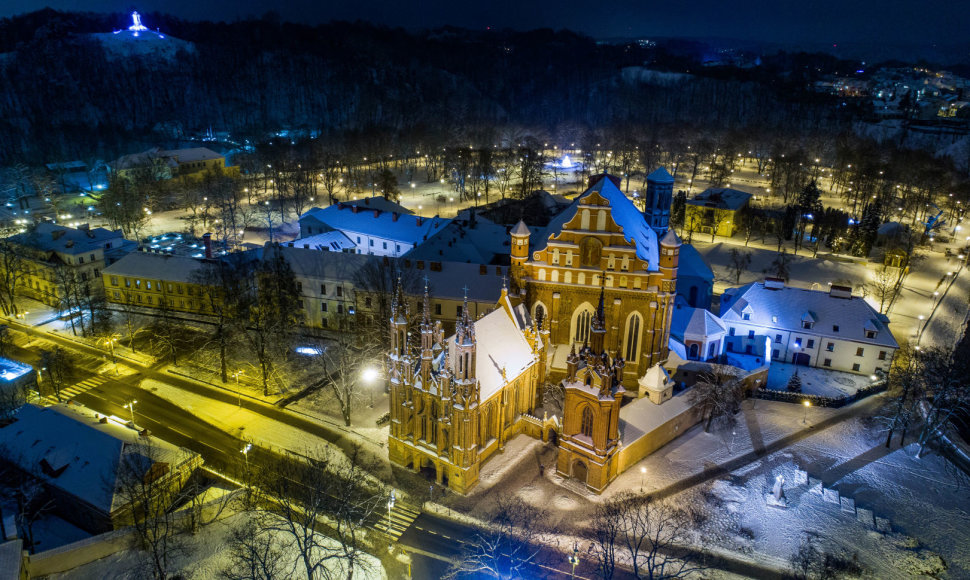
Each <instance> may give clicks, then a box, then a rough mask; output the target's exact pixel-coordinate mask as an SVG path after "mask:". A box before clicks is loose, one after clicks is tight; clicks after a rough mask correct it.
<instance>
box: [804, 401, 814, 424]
mask: <svg viewBox="0 0 970 580" xmlns="http://www.w3.org/2000/svg"><path fill="white" fill-rule="evenodd" d="M802 404H803V405H805V414H804V415H803V416H802V425H807V424H808V408H809V407H811V406H812V403H811V401H803V402H802Z"/></svg>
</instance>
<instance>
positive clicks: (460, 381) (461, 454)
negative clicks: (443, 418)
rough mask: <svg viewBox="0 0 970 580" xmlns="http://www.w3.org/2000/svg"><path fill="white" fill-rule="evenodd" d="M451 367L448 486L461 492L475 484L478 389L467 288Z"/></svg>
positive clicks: (474, 346) (473, 330) (473, 326)
mask: <svg viewBox="0 0 970 580" xmlns="http://www.w3.org/2000/svg"><path fill="white" fill-rule="evenodd" d="M451 346H452V347H453V348H454V355H453V357H452V361H451V362H452V364H451V370H450V373H449V376H450V379H451V380H450V384H451V401H452V411H451V423H452V429H453V430H454V442H453V443H452V446H451V462H452V464H454V466H455V468H456V469H455V471H454V472H453V473H452V476H451V477H450V478H449V485H450V486H451V487H452V488H453V489H455V490H456V491H458V492H459V493H464V492H465V491H467V490H469V489H471V488H472V487H473V486H474V485H475V484H477V483H478V448H479V446H478V439H479V432H478V415H479V412H478V404H479V388H478V378H476V373H475V365H476V364H477V361H476V352H475V351H476V350H477V349H476V340H475V324H474V322H472V320H471V319H470V318H469V317H468V288H467V287H466V288H465V303H464V306H463V308H462V315H461V320H459V321H458V323H457V324H456V325H455V343H454V345H451Z"/></svg>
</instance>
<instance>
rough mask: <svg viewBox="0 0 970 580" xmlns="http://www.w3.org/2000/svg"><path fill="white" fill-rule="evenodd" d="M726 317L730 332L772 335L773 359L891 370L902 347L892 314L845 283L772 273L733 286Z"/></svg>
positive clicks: (728, 293)
mask: <svg viewBox="0 0 970 580" xmlns="http://www.w3.org/2000/svg"><path fill="white" fill-rule="evenodd" d="M721 320H722V321H723V323H724V325H725V326H727V329H728V335H729V336H732V337H734V336H742V337H743V336H751V337H755V336H757V335H765V336H767V337H768V339H769V341H770V344H769V348H770V349H771V360H773V361H779V362H786V363H794V364H799V365H805V366H813V367H819V368H825V369H831V370H836V371H845V372H851V373H859V374H875V373H876V372H877V371H880V372H885V373H888V372H889V367H890V365H891V364H892V359H893V355H894V354H895V353H896V350H897V349H898V348H899V345H898V344H897V343H896V339H895V338H893V335H892V333H891V332H890V331H889V319H887V318H886V317H885V316H884V315H882V314H879V313H878V312H876V310H875V309H874V308H873V307H872V306H870V305H869V304H868V303H867V302H866V301H865V300H863V299H862V298H861V297H858V296H852V289H851V288H846V287H844V286H832V289H831V290H830V291H829V292H824V291H821V290H804V289H801V288H792V287H789V286H786V285H785V283H784V281H783V280H779V279H776V278H768V279H766V280H765V281H764V282H755V283H752V284H748V285H746V286H741V287H740V288H731V289H728V290H727V291H725V293H724V294H723V295H722V296H721ZM728 343H729V344H733V343H732V342H731V341H728Z"/></svg>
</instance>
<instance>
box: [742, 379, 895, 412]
mask: <svg viewBox="0 0 970 580" xmlns="http://www.w3.org/2000/svg"><path fill="white" fill-rule="evenodd" d="M885 390H886V380H885V379H882V380H880V381H878V382H875V383H873V384H871V385H869V386H866V387H862V388H861V389H859V390H858V391H856V392H855V393H853V394H851V395H844V396H841V397H823V396H821V395H810V394H807V393H794V392H791V391H774V390H771V389H766V388H764V387H761V388H758V389H756V390H754V391H752V393H751V396H752V397H754V398H756V399H764V400H766V401H782V402H785V403H795V404H797V405H801V404H804V403H805V402H806V401H808V402H809V403H811V404H812V406H813V407H831V408H833V409H838V408H839V407H844V406H846V405H849V404H851V403H855V402H856V401H858V400H860V399H864V398H866V397H868V396H869V395H874V394H876V393H881V392H883V391H885Z"/></svg>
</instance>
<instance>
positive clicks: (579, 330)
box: [576, 310, 592, 342]
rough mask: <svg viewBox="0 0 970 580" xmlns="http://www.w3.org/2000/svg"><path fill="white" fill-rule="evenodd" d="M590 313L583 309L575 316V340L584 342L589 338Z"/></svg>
mask: <svg viewBox="0 0 970 580" xmlns="http://www.w3.org/2000/svg"><path fill="white" fill-rule="evenodd" d="M591 319H592V314H591V313H590V311H589V310H583V311H582V312H580V313H579V316H578V317H577V318H576V342H586V341H588V340H589V323H590V320H591Z"/></svg>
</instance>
